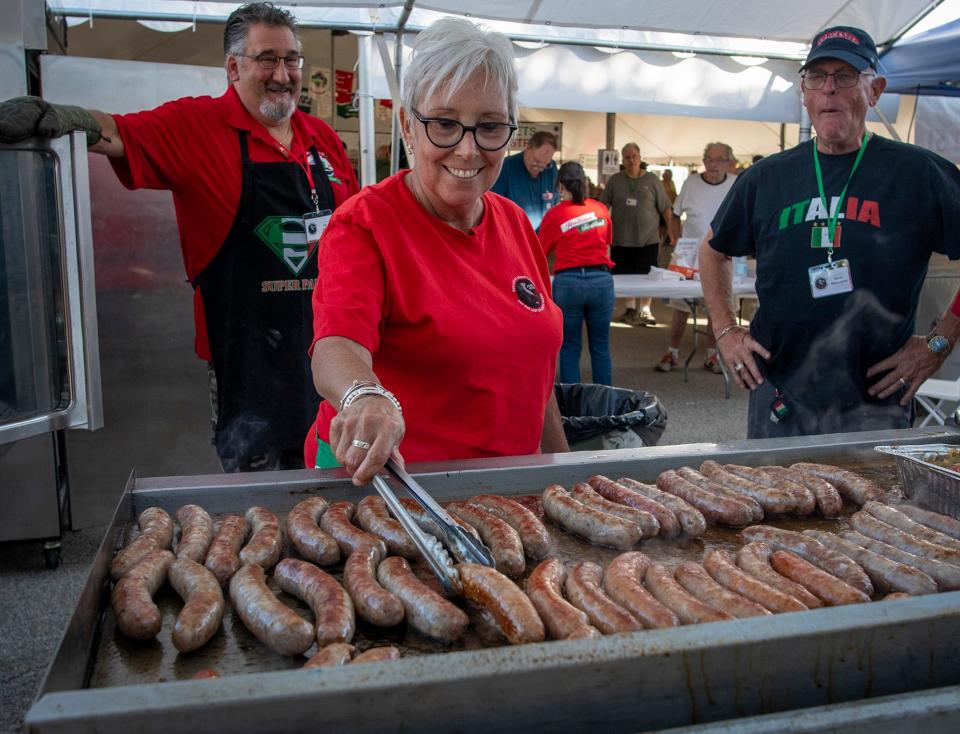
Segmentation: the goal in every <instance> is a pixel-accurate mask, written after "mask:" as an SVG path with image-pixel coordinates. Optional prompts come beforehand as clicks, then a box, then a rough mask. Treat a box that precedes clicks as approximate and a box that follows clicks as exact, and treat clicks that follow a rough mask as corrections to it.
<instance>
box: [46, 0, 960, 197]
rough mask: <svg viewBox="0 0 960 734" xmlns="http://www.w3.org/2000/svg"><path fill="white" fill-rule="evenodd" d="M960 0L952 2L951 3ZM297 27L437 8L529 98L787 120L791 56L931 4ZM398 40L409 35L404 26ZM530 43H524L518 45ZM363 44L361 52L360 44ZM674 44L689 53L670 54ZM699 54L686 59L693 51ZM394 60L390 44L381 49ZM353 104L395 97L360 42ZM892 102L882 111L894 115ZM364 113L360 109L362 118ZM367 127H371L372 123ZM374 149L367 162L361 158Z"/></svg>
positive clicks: (597, 0)
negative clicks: (841, 30)
mask: <svg viewBox="0 0 960 734" xmlns="http://www.w3.org/2000/svg"><path fill="white" fill-rule="evenodd" d="M955 1H960V0H947V3H946V4H950V3H952V2H955ZM240 4H241V3H240V2H236V1H225V0H224V1H221V0H203V1H199V0H197V1H195V0H47V5H48V7H49V8H50V10H51V11H53V12H54V13H62V14H65V15H68V16H74V17H81V18H86V17H89V18H95V17H113V18H130V19H141V20H152V21H164V22H170V21H191V22H203V21H217V22H223V21H224V20H226V18H227V16H228V15H229V14H230V13H231V12H232V11H233V10H234V9H235V8H236V7H238V6H239V5H240ZM277 4H278V5H281V6H284V7H287V8H288V9H289V10H290V11H291V12H293V13H294V15H296V17H297V18H298V20H299V21H300V22H301V24H302V25H304V26H306V27H311V26H318V27H333V28H338V27H339V28H349V29H353V30H358V31H364V30H366V31H374V32H376V33H377V34H378V35H379V34H383V33H388V34H389V33H391V32H396V31H417V30H420V29H422V28H425V27H427V26H429V25H430V24H431V23H432V22H433V21H434V20H435V19H436V18H438V17H440V16H441V15H446V14H457V15H465V16H468V17H470V18H471V19H473V20H477V21H481V22H483V23H484V24H485V25H487V26H490V27H493V28H496V29H497V30H500V31H502V32H504V33H506V34H507V35H508V36H510V37H511V38H513V39H514V40H516V41H518V42H520V45H521V46H527V45H531V44H532V45H533V46H534V47H533V48H518V49H517V59H518V70H519V75H520V101H521V103H522V104H523V105H524V106H525V107H527V108H536V109H540V110H544V109H547V110H549V109H558V110H559V109H563V110H593V111H604V112H619V113H631V114H645V115H674V116H684V117H697V118H710V119H736V120H752V121H762V122H767V123H796V122H798V121H799V120H800V116H801V109H800V104H799V94H798V92H797V83H798V75H797V69H798V64H797V61H798V60H800V59H802V58H803V57H804V56H805V53H806V49H807V46H808V42H809V39H810V38H811V37H812V36H813V35H814V34H815V33H816V32H817V31H818V30H820V29H822V28H824V27H827V26H830V25H841V24H842V25H853V26H858V27H861V28H864V29H865V30H867V31H868V32H869V33H871V34H872V35H873V37H874V38H875V39H876V41H877V43H878V45H880V46H883V45H889V44H890V43H892V42H894V41H895V40H896V39H897V38H899V37H900V36H901V35H903V34H904V33H906V32H907V31H909V29H910V28H911V27H912V26H914V25H915V24H917V22H918V20H920V19H922V18H923V17H924V15H926V14H928V13H930V11H931V10H934V9H935V8H936V7H937V6H938V5H939V4H940V2H939V0H806V1H805V2H802V3H796V2H774V1H772V0H644V2H642V3H638V2H625V1H624V0H593V1H592V2H583V0H483V1H482V2H477V1H476V0H393V1H391V0H382V1H381V2H372V1H371V0H337V1H336V2H317V1H316V0H298V1H297V2H296V3H295V4H293V3H283V2H282V1H281V2H278V3H277ZM404 38H405V40H408V41H412V37H411V35H410V34H406V35H405V36H404ZM524 41H525V42H527V43H524ZM364 48H366V50H365V51H364V50H363V49H364ZM679 52H683V53H682V56H684V58H678V55H680V54H679ZM691 53H695V54H696V55H695V56H694V57H692V58H690V57H689V56H690V54H691ZM389 55H390V56H392V53H391V54H389ZM360 66H361V74H360V78H361V84H366V85H367V86H366V88H365V89H364V90H362V93H361V99H360V101H361V107H362V106H363V105H364V104H370V105H372V99H373V98H384V97H391V96H393V95H392V94H391V93H390V91H389V87H388V85H387V77H386V72H385V70H384V69H383V66H382V64H381V63H380V59H379V58H376V54H375V53H374V51H373V47H372V45H371V44H370V41H369V38H362V39H361V63H360ZM896 108H897V99H896V98H895V97H889V98H888V99H887V100H886V102H885V105H884V108H883V113H884V114H885V115H886V117H888V118H890V119H895V118H896ZM364 117H367V119H370V118H372V110H369V111H368V113H367V115H364V113H363V111H361V120H363V119H364ZM368 128H369V126H368ZM361 151H362V156H363V157H364V165H363V166H362V168H363V173H364V178H365V179H366V178H367V177H368V175H369V174H370V173H371V172H372V170H373V163H372V161H373V136H372V129H368V130H367V131H366V135H365V133H364V125H363V124H361ZM367 159H369V160H367Z"/></svg>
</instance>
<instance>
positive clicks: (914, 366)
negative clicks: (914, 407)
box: [867, 336, 946, 405]
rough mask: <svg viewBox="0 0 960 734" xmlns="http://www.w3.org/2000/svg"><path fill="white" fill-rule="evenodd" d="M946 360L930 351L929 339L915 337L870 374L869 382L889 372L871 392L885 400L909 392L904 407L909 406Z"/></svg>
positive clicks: (870, 370)
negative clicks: (896, 394)
mask: <svg viewBox="0 0 960 734" xmlns="http://www.w3.org/2000/svg"><path fill="white" fill-rule="evenodd" d="M945 358H946V355H943V356H939V355H936V354H934V353H933V352H931V351H930V349H929V348H928V347H927V339H926V337H922V336H911V337H910V338H909V339H908V340H907V343H906V344H904V345H903V346H902V347H900V349H898V350H897V351H896V352H894V353H893V354H891V355H890V356H889V357H887V358H886V359H884V360H882V361H880V362H877V363H876V364H875V365H873V367H871V368H870V369H868V370H867V378H871V377H876V376H877V375H879V374H881V373H882V372H886V374H885V375H884V376H883V377H881V378H880V379H879V380H877V381H876V382H875V383H873V385H871V386H870V389H869V390H867V392H868V393H870V395H873V396H874V397H876V398H880V399H881V400H885V399H886V398H889V397H890V396H891V395H893V394H895V393H896V392H897V391H898V390H901V389H905V390H906V393H905V394H904V396H903V397H902V398H900V405H909V404H910V401H911V400H913V396H914V395H916V394H917V390H919V389H920V386H921V385H922V384H923V382H924V380H926V379H927V378H928V377H930V375H932V374H933V373H934V372H936V371H937V370H938V369H940V365H942V364H943V361H944V359H945Z"/></svg>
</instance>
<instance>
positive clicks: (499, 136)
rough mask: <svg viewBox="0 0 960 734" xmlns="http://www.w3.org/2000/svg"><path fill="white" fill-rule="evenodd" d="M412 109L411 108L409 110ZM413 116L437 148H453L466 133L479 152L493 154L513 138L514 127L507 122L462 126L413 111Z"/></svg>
mask: <svg viewBox="0 0 960 734" xmlns="http://www.w3.org/2000/svg"><path fill="white" fill-rule="evenodd" d="M411 109H413V108H411ZM413 116H414V117H416V118H417V119H418V120H419V121H420V122H422V123H423V127H424V129H425V130H426V131H427V139H428V140H429V141H430V142H431V143H433V144H434V145H435V146H437V147H438V148H453V147H455V146H456V145H458V144H459V143H460V141H461V140H463V136H464V135H466V134H467V133H468V132H471V133H473V139H474V140H475V141H476V143H477V147H478V148H480V149H481V150H486V151H488V152H491V153H492V152H493V151H496V150H500V149H501V148H503V147H504V146H505V145H506V144H507V143H509V142H510V138H511V137H512V136H513V133H514V131H515V130H516V129H517V126H516V125H513V124H511V123H509V122H478V123H477V124H476V125H473V126H470V125H464V124H462V123H460V122H458V121H457V120H451V119H449V118H446V117H423V116H421V115H420V113H419V112H417V111H416V110H413Z"/></svg>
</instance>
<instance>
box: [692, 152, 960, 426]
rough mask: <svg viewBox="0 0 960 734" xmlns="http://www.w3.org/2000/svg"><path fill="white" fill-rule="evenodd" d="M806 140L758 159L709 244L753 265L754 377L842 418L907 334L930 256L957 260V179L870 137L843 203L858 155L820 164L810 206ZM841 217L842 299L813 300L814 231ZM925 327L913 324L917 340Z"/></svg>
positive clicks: (819, 258) (821, 253)
mask: <svg viewBox="0 0 960 734" xmlns="http://www.w3.org/2000/svg"><path fill="white" fill-rule="evenodd" d="M813 144H814V143H813V141H808V142H805V143H802V144H800V145H798V146H797V147H795V148H792V149H791V150H788V151H784V152H783V153H780V154H777V155H774V156H770V157H768V158H764V159H762V160H760V161H758V162H757V163H756V164H755V165H753V166H751V167H750V168H749V169H747V171H746V172H744V173H743V174H742V175H741V176H739V177H738V178H737V181H736V183H735V184H734V186H733V188H732V189H731V190H730V193H729V194H728V195H727V197H726V199H724V201H723V204H721V206H720V209H719V210H718V211H717V214H716V216H715V217H714V220H713V223H712V228H713V232H714V237H713V239H712V240H711V242H710V245H711V246H712V247H713V248H714V249H715V250H717V251H718V252H721V253H723V254H725V255H729V256H738V255H755V256H756V258H757V296H758V298H759V303H760V306H759V310H758V311H757V313H756V315H755V317H754V320H753V322H752V324H751V326H750V329H751V333H752V335H753V337H754V338H755V339H756V340H757V341H759V342H760V343H761V344H763V345H764V346H765V347H767V349H769V350H770V353H771V356H770V359H769V360H759V361H760V365H761V369H762V371H763V372H764V375H765V377H766V379H768V380H769V381H770V382H771V383H772V384H773V385H774V386H775V387H777V388H779V389H780V390H782V391H783V392H784V394H785V395H786V396H787V398H788V400H792V401H794V402H796V403H797V404H801V405H805V406H807V407H809V408H812V409H815V410H818V409H819V410H823V409H835V410H839V411H851V410H854V409H856V407H857V406H863V405H864V404H865V403H870V402H873V403H879V402H884V403H891V402H895V401H896V400H897V399H898V398H899V395H895V396H893V397H892V398H891V399H889V400H887V401H876V400H875V399H874V398H870V397H869V396H868V395H867V388H868V387H869V385H870V384H872V382H874V381H875V380H876V379H877V378H873V379H871V380H869V381H868V380H867V377H866V373H867V370H868V369H869V368H870V367H871V366H872V365H874V364H876V363H877V362H879V361H880V360H882V359H884V358H886V357H888V356H890V355H891V354H893V353H894V352H896V351H897V350H898V349H900V347H902V346H903V344H904V343H905V342H906V341H907V339H908V338H909V337H910V335H911V334H913V333H914V321H915V319H916V311H917V301H918V299H919V295H920V288H921V286H922V285H923V280H924V278H925V276H926V272H927V264H928V261H929V259H930V254H931V253H932V252H940V253H944V254H946V255H948V256H949V257H950V258H951V259H957V258H960V171H958V170H957V167H956V166H954V165H953V164H952V163H950V162H949V161H947V160H946V159H944V158H941V157H940V156H938V155H936V154H935V153H932V152H930V151H928V150H925V149H923V148H919V147H917V146H914V145H907V144H904V143H897V142H894V141H891V140H887V139H884V138H880V137H878V136H875V135H874V136H871V138H870V140H869V142H868V144H867V148H866V151H865V152H864V156H863V158H862V160H861V162H860V165H859V167H858V168H857V170H856V172H855V173H854V176H853V179H852V180H851V181H850V185H849V187H848V189H847V195H846V197H845V199H844V201H842V202H840V201H839V200H838V197H839V194H840V192H841V190H842V189H843V186H844V184H845V183H846V181H847V177H848V176H849V175H850V171H851V169H852V167H853V164H854V161H855V159H856V157H857V151H854V152H852V153H846V154H842V155H824V154H820V165H821V169H822V172H823V188H824V193H825V195H826V197H827V199H828V201H827V202H826V203H824V202H821V200H820V195H819V192H818V187H817V179H816V174H815V172H814V162H813ZM838 206H839V207H840V215H839V218H838V228H839V229H840V247H839V248H836V249H834V252H833V259H834V260H835V261H836V260H839V259H846V260H848V261H849V263H850V273H851V276H852V281H853V291H852V292H849V293H843V294H839V295H833V296H827V297H823V298H813V296H812V294H811V287H810V276H809V269H810V268H811V267H814V266H816V265H821V264H823V263H825V262H826V261H827V250H825V249H820V248H814V247H811V230H812V228H813V226H814V224H815V223H816V224H819V225H821V226H825V225H826V222H827V218H828V216H829V215H830V214H831V213H832V212H833V211H834V209H835V207H838ZM928 327H929V325H928V324H921V331H925V330H926V329H927V328H928Z"/></svg>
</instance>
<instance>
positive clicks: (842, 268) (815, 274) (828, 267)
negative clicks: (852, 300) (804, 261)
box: [808, 260, 853, 298]
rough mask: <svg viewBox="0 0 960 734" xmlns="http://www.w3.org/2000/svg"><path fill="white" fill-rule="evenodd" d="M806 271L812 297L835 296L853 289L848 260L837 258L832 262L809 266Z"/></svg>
mask: <svg viewBox="0 0 960 734" xmlns="http://www.w3.org/2000/svg"><path fill="white" fill-rule="evenodd" d="M808 273H809V275H810V293H811V294H812V295H813V297H814V298H826V297H827V296H836V295H839V294H840V293H849V292H850V291H852V290H853V278H852V277H851V276H850V261H849V260H837V261H835V262H833V263H824V264H823V265H815V266H814V267H812V268H810V270H809V271H808Z"/></svg>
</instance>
